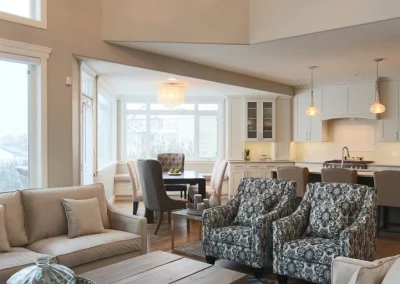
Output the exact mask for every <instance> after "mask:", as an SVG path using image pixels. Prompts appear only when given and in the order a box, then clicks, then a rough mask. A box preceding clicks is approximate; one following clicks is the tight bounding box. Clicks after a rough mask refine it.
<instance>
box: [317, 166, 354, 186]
mask: <svg viewBox="0 0 400 284" xmlns="http://www.w3.org/2000/svg"><path fill="white" fill-rule="evenodd" d="M321 177H322V182H340V183H357V171H356V170H348V169H341V168H329V169H322V170H321Z"/></svg>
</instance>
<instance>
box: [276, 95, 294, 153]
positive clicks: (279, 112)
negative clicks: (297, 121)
mask: <svg viewBox="0 0 400 284" xmlns="http://www.w3.org/2000/svg"><path fill="white" fill-rule="evenodd" d="M291 102H292V98H290V97H289V98H286V97H284V98H278V99H277V100H276V101H275V110H276V115H275V118H276V120H275V121H276V122H275V127H276V131H275V143H274V151H273V153H272V158H273V159H274V160H289V159H290V143H291V142H292V128H291V121H292V120H291V118H292V108H291Z"/></svg>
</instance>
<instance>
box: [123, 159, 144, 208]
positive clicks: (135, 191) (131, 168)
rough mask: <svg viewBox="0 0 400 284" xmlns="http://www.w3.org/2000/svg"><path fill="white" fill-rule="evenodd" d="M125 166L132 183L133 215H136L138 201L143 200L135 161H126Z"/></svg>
mask: <svg viewBox="0 0 400 284" xmlns="http://www.w3.org/2000/svg"><path fill="white" fill-rule="evenodd" d="M126 166H127V168H128V174H129V178H130V180H131V185H132V200H133V215H137V211H138V208H139V202H140V201H143V191H142V187H141V186H140V183H139V179H138V174H137V170H136V166H135V163H134V162H133V161H128V162H127V163H126Z"/></svg>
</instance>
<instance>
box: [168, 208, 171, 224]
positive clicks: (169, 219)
mask: <svg viewBox="0 0 400 284" xmlns="http://www.w3.org/2000/svg"><path fill="white" fill-rule="evenodd" d="M168 224H171V211H168Z"/></svg>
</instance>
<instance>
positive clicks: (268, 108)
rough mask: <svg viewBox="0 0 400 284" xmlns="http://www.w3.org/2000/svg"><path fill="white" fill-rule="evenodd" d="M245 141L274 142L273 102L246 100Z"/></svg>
mask: <svg viewBox="0 0 400 284" xmlns="http://www.w3.org/2000/svg"><path fill="white" fill-rule="evenodd" d="M245 108H246V120H245V129H246V131H245V139H246V141H275V100H262V99H253V100H246V104H245Z"/></svg>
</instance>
